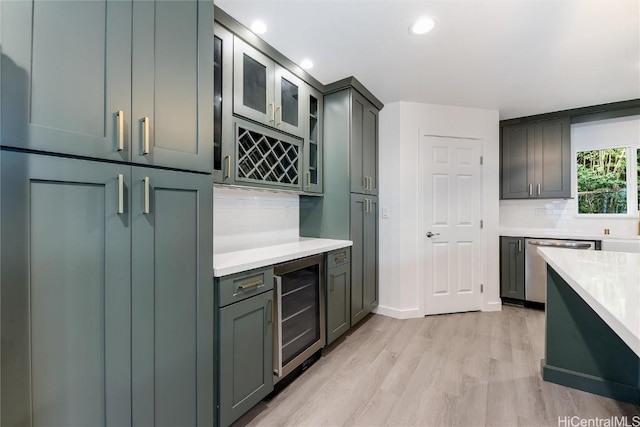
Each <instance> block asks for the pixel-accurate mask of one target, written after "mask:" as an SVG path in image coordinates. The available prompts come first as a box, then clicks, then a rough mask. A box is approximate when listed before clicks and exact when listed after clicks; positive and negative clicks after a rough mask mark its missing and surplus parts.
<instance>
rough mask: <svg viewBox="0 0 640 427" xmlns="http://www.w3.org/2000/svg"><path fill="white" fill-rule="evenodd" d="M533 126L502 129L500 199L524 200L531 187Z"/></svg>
mask: <svg viewBox="0 0 640 427" xmlns="http://www.w3.org/2000/svg"><path fill="white" fill-rule="evenodd" d="M533 133H534V130H533V126H530V125H519V126H516V125H514V126H505V127H504V128H503V129H502V198H503V199H526V198H529V197H530V193H529V190H530V188H529V185H530V184H531V185H533V181H534V179H535V178H534V176H533V171H532V169H531V168H530V167H529V165H530V164H531V162H532V161H533V157H534V150H533V147H534V143H533Z"/></svg>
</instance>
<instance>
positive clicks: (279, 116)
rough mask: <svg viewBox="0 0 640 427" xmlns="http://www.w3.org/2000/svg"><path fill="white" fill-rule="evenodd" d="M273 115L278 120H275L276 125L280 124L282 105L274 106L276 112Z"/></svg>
mask: <svg viewBox="0 0 640 427" xmlns="http://www.w3.org/2000/svg"><path fill="white" fill-rule="evenodd" d="M275 116H277V117H278V121H277V122H276V126H280V125H281V124H282V106H281V105H278V106H277V107H276V114H275Z"/></svg>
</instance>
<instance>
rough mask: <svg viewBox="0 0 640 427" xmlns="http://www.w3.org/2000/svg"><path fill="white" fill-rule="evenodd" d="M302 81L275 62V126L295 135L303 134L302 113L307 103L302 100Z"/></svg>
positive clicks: (303, 121)
mask: <svg viewBox="0 0 640 427" xmlns="http://www.w3.org/2000/svg"><path fill="white" fill-rule="evenodd" d="M303 85H304V82H303V81H302V80H300V79H299V78H298V77H296V76H295V75H293V73H291V72H289V71H287V70H286V69H284V68H282V67H281V66H279V65H277V64H276V67H275V88H274V101H275V105H276V113H277V114H276V117H275V126H276V127H277V128H278V129H280V130H282V131H284V132H288V133H291V134H293V135H297V136H300V137H302V136H304V123H305V120H304V113H305V111H306V108H307V107H306V106H307V103H306V102H305V101H304V100H303V97H302V93H303Z"/></svg>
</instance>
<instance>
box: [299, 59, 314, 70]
mask: <svg viewBox="0 0 640 427" xmlns="http://www.w3.org/2000/svg"><path fill="white" fill-rule="evenodd" d="M300 66H301V67H302V69H304V70H309V69H311V68H313V62H312V61H311V60H310V59H309V58H306V59H303V60H302V62H301V63H300Z"/></svg>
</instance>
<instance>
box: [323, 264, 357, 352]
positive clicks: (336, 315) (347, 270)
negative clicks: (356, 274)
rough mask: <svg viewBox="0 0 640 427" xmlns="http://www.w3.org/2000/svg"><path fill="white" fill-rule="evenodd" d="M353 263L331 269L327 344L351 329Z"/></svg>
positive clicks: (328, 293)
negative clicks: (351, 277)
mask: <svg viewBox="0 0 640 427" xmlns="http://www.w3.org/2000/svg"><path fill="white" fill-rule="evenodd" d="M350 276H351V264H348V263H347V264H342V265H339V266H337V267H335V268H332V269H329V274H328V278H327V280H328V283H329V285H328V288H327V295H328V297H327V344H331V343H332V342H333V341H335V340H336V339H337V338H338V337H340V335H342V334H343V333H344V332H346V331H347V330H348V329H349V325H350V319H349V313H350V311H351V295H350V294H351V286H350V282H351V280H350Z"/></svg>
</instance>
